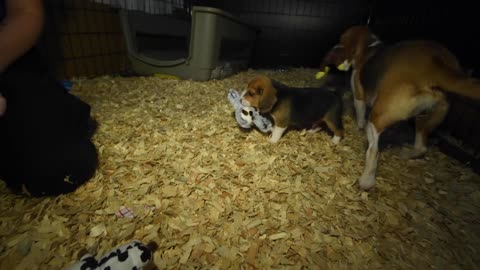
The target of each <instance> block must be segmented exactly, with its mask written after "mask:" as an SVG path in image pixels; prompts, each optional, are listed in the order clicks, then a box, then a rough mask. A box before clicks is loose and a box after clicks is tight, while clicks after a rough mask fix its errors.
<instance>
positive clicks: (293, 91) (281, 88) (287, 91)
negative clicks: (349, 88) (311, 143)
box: [242, 75, 344, 144]
mask: <svg viewBox="0 0 480 270" xmlns="http://www.w3.org/2000/svg"><path fill="white" fill-rule="evenodd" d="M242 103H243V105H245V106H253V107H255V108H256V109H257V110H259V111H260V113H262V114H267V113H268V114H270V115H271V116H272V118H273V120H274V126H273V129H272V134H271V137H270V142H271V143H276V142H278V140H280V138H281V137H282V135H283V133H284V132H285V131H286V130H287V128H288V127H293V126H297V127H309V128H311V127H317V126H320V124H322V123H325V124H326V125H327V127H328V128H329V129H330V130H331V131H332V132H333V134H334V136H333V138H332V142H333V143H334V144H337V143H338V142H339V141H340V140H341V139H342V138H343V133H344V131H343V124H342V101H341V97H340V96H339V95H338V94H337V93H336V92H335V91H331V90H329V89H328V88H327V87H320V88H294V87H289V86H286V85H284V84H281V83H279V82H277V81H274V80H272V79H270V78H269V77H267V76H264V75H260V76H257V77H255V78H254V79H253V80H251V81H250V82H249V83H248V86H247V89H246V90H244V91H243V93H242ZM317 130H318V129H314V130H313V131H317Z"/></svg>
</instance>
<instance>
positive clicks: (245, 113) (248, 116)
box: [241, 107, 255, 124]
mask: <svg viewBox="0 0 480 270" xmlns="http://www.w3.org/2000/svg"><path fill="white" fill-rule="evenodd" d="M254 111H255V109H254V108H253V107H244V108H242V115H241V117H242V119H243V120H245V121H246V122H247V123H248V124H251V123H252V122H253V112H254Z"/></svg>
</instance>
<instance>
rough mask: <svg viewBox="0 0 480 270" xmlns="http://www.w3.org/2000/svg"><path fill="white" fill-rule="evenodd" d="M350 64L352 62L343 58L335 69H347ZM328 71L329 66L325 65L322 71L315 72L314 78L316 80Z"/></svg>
mask: <svg viewBox="0 0 480 270" xmlns="http://www.w3.org/2000/svg"><path fill="white" fill-rule="evenodd" d="M351 65H352V62H350V61H348V60H345V61H343V62H342V63H341V64H340V65H338V66H337V69H338V70H341V71H347V70H349V69H350V66H351ZM328 71H330V68H329V67H328V66H326V67H325V69H324V70H323V71H319V72H317V74H315V78H316V79H317V80H320V79H321V78H323V77H324V76H325V75H327V74H328Z"/></svg>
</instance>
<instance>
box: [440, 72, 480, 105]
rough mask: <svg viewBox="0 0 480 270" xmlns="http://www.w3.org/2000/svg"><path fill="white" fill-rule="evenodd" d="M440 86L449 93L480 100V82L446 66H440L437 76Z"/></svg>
mask: <svg viewBox="0 0 480 270" xmlns="http://www.w3.org/2000/svg"><path fill="white" fill-rule="evenodd" d="M434 76H435V77H436V78H435V81H436V82H437V83H438V86H439V87H440V88H442V89H443V90H445V91H447V92H452V93H455V94H458V95H461V96H465V97H469V98H473V99H477V100H480V80H479V79H476V78H473V77H470V76H469V75H468V74H467V73H463V72H461V71H457V70H454V69H452V68H451V67H448V66H446V65H439V66H438V68H437V70H436V72H435V75H434Z"/></svg>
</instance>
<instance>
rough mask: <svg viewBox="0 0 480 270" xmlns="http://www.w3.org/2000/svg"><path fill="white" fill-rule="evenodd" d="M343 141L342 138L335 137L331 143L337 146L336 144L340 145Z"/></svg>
mask: <svg viewBox="0 0 480 270" xmlns="http://www.w3.org/2000/svg"><path fill="white" fill-rule="evenodd" d="M341 139H342V138H341V137H339V136H333V138H332V140H331V141H332V143H333V144H335V145H336V144H338V143H339V142H340V140H341Z"/></svg>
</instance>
